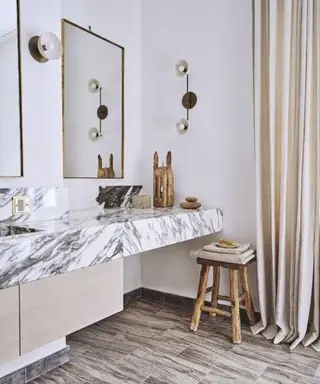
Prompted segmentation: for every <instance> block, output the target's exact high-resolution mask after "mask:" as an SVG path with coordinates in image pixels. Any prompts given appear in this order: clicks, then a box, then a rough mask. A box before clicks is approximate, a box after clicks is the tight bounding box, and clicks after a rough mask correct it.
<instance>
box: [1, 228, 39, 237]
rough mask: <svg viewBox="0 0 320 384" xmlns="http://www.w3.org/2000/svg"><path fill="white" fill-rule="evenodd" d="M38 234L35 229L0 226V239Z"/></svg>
mask: <svg viewBox="0 0 320 384" xmlns="http://www.w3.org/2000/svg"><path fill="white" fill-rule="evenodd" d="M34 232H38V231H37V230H36V229H34V228H25V227H19V226H16V225H0V237H5V236H13V235H24V234H30V233H34Z"/></svg>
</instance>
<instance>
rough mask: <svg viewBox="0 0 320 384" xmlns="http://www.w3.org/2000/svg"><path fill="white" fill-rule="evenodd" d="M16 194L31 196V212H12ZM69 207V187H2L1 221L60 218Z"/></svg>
mask: <svg viewBox="0 0 320 384" xmlns="http://www.w3.org/2000/svg"><path fill="white" fill-rule="evenodd" d="M14 196H28V197H29V198H30V201H29V204H30V205H29V206H30V212H29V213H23V214H17V215H13V214H12V199H13V197H14ZM68 209H69V194H68V188H63V187H56V188H0V223H1V222H2V223H4V222H6V223H12V222H15V223H21V222H26V221H28V222H29V221H40V220H53V219H59V218H61V217H63V216H64V215H65V214H66V213H67V212H68Z"/></svg>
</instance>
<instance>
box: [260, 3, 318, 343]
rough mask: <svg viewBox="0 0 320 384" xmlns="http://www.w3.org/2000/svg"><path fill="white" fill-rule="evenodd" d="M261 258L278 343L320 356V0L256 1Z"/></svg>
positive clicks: (264, 308)
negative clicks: (309, 349)
mask: <svg viewBox="0 0 320 384" xmlns="http://www.w3.org/2000/svg"><path fill="white" fill-rule="evenodd" d="M253 18H254V23H253V25H254V30H253V32H254V33H253V36H254V39H253V48H254V111H255V159H256V183H257V184H256V188H257V189H256V193H257V257H258V281H259V300H260V311H261V321H260V322H259V323H258V324H256V325H255V326H254V327H253V328H252V331H253V332H254V333H259V332H263V334H264V335H265V336H266V337H267V338H269V339H274V343H276V344H277V343H281V342H285V343H290V348H291V349H293V348H294V347H295V346H296V345H297V344H299V343H300V342H302V343H303V344H304V345H306V346H307V345H312V346H313V347H314V348H315V349H317V350H320V339H319V337H320V333H319V326H320V324H319V321H320V313H319V309H320V301H319V300H320V291H319V277H320V263H319V262H320V258H319V230H320V226H319V218H320V216H319V199H320V141H319V139H320V132H319V125H320V124H319V110H320V105H319V101H320V94H319V90H320V83H319V77H320V65H319V63H320V60H319V57H320V56H319V51H320V42H319V41H320V0H253Z"/></svg>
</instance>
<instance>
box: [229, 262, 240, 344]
mask: <svg viewBox="0 0 320 384" xmlns="http://www.w3.org/2000/svg"><path fill="white" fill-rule="evenodd" d="M229 274H230V301H231V317H232V342H233V343H235V344H240V343H241V323H240V310H239V291H238V271H237V270H236V269H230V270H229Z"/></svg>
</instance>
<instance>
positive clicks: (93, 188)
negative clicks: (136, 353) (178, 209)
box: [62, 0, 142, 292]
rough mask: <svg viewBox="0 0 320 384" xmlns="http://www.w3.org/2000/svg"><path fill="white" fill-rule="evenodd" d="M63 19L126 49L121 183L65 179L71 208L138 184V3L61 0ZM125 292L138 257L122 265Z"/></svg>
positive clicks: (137, 276)
mask: <svg viewBox="0 0 320 384" xmlns="http://www.w3.org/2000/svg"><path fill="white" fill-rule="evenodd" d="M62 17H63V18H65V19H68V20H70V21H72V22H74V23H76V24H78V25H81V26H83V27H85V28H88V26H89V25H91V28H92V31H93V32H96V33H97V34H99V35H101V36H103V37H106V38H107V39H110V40H112V41H114V42H116V43H118V44H120V45H122V46H124V48H125V84H124V89H125V91H124V92H125V93H124V96H125V97H124V108H125V133H124V137H125V143H124V144H125V152H124V158H125V159H124V179H123V180H101V179H97V180H84V179H65V180H64V185H65V186H67V187H69V189H70V197H71V198H70V209H81V208H85V207H90V206H92V205H96V201H95V198H96V196H97V194H98V193H97V191H98V186H99V185H102V186H105V185H111V184H113V185H119V184H129V185H131V184H140V183H141V181H142V180H141V179H142V174H141V169H140V168H139V167H140V157H141V156H140V154H141V136H142V133H141V95H140V94H141V0H134V1H128V0H77V5H76V6H75V1H74V0H62ZM124 275H125V279H124V290H125V292H128V291H131V290H133V289H135V288H138V287H140V286H141V267H140V256H139V255H138V256H135V257H133V258H132V259H130V260H129V259H126V260H125V263H124Z"/></svg>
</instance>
